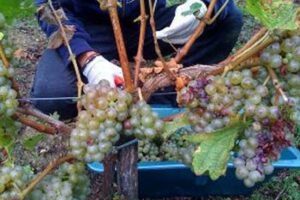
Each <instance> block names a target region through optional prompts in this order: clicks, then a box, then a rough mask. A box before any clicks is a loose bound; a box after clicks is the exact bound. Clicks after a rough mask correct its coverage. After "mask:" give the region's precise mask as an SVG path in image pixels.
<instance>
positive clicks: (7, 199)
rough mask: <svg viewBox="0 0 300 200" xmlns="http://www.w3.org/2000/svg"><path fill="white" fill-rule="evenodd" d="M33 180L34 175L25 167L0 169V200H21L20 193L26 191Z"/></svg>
mask: <svg viewBox="0 0 300 200" xmlns="http://www.w3.org/2000/svg"><path fill="white" fill-rule="evenodd" d="M31 178H32V173H29V172H27V171H26V170H25V169H24V168H23V167H20V166H14V167H6V166H2V167H0V199H1V200H11V199H19V197H20V196H19V195H20V192H21V191H22V190H23V189H25V187H26V185H27V183H28V181H29V180H31Z"/></svg>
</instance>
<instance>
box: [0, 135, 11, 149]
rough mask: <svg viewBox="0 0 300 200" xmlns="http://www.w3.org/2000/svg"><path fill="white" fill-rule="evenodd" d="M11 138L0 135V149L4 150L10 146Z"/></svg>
mask: <svg viewBox="0 0 300 200" xmlns="http://www.w3.org/2000/svg"><path fill="white" fill-rule="evenodd" d="M12 142H13V138H12V137H11V136H10V135H7V134H4V133H0V148H5V147H8V146H9V145H11V144H12Z"/></svg>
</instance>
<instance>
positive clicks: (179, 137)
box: [160, 128, 196, 165]
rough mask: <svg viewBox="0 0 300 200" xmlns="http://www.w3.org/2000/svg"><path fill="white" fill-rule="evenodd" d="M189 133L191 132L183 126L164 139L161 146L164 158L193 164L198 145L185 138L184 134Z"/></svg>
mask: <svg viewBox="0 0 300 200" xmlns="http://www.w3.org/2000/svg"><path fill="white" fill-rule="evenodd" d="M188 134H191V132H190V131H189V130H187V129H186V128H182V129H179V130H178V131H176V132H175V133H174V134H172V135H171V136H170V137H169V138H168V139H167V140H166V141H164V142H163V143H162V145H161V147H160V152H161V155H162V159H163V160H170V161H180V162H182V163H184V164H186V165H191V163H192V160H193V153H194V151H195V148H196V147H195V145H193V144H190V143H189V142H187V141H186V140H184V139H183V136H184V135H188Z"/></svg>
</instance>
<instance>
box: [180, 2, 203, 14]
mask: <svg viewBox="0 0 300 200" xmlns="http://www.w3.org/2000/svg"><path fill="white" fill-rule="evenodd" d="M201 7H202V4H201V3H198V2H196V3H193V4H192V5H190V9H189V10H186V11H184V12H182V13H181V15H182V16H187V15H192V14H194V13H196V12H199V10H200V9H201Z"/></svg>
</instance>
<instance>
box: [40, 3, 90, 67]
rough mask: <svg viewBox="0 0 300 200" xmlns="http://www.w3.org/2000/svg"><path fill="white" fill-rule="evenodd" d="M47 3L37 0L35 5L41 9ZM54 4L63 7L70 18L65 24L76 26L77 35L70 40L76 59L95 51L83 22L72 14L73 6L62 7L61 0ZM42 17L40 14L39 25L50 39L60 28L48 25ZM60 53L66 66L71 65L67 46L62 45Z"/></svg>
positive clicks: (59, 49)
mask: <svg viewBox="0 0 300 200" xmlns="http://www.w3.org/2000/svg"><path fill="white" fill-rule="evenodd" d="M47 2H48V1H47V0H35V5H36V6H37V7H40V6H41V5H42V4H44V3H47ZM52 2H53V5H54V6H55V7H56V8H58V7H59V6H61V7H62V8H63V10H64V12H65V14H66V16H67V18H68V20H67V21H65V22H64V23H65V24H68V25H73V26H75V29H76V31H75V34H74V36H73V38H72V39H71V40H70V46H71V49H72V51H73V53H74V55H75V56H76V57H78V56H79V55H82V54H84V53H86V52H92V51H94V49H93V48H92V47H91V46H90V45H89V43H88V41H89V40H90V36H89V34H88V33H87V32H86V31H85V30H84V28H83V26H82V24H81V22H80V21H79V20H78V19H76V17H75V16H74V13H73V12H72V6H71V5H70V6H69V5H67V4H65V3H63V4H61V5H60V4H59V3H60V1H59V0H52ZM69 2H71V1H69ZM40 17H41V14H40V13H38V14H37V18H38V22H39V25H40V27H41V29H42V30H43V31H44V32H45V33H46V35H47V37H50V36H51V35H52V34H53V33H54V32H55V31H56V30H57V29H58V27H57V26H55V25H51V24H48V23H47V22H45V21H42V20H41V19H40ZM58 52H59V54H60V55H61V57H62V59H63V61H64V63H65V64H66V65H67V64H69V63H70V61H69V57H70V55H69V53H68V50H67V48H66V46H65V45H62V46H61V47H59V48H58Z"/></svg>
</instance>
